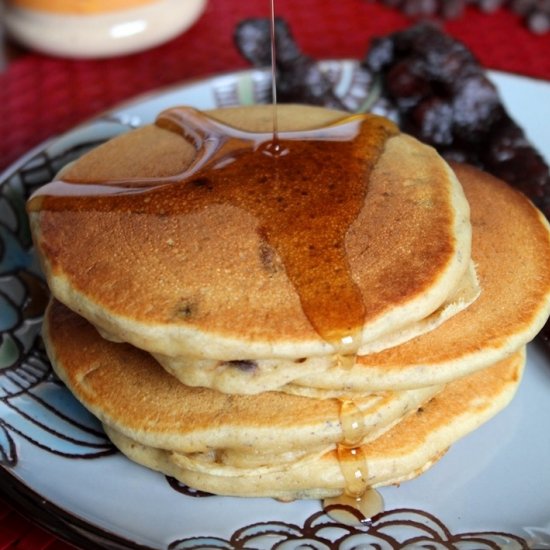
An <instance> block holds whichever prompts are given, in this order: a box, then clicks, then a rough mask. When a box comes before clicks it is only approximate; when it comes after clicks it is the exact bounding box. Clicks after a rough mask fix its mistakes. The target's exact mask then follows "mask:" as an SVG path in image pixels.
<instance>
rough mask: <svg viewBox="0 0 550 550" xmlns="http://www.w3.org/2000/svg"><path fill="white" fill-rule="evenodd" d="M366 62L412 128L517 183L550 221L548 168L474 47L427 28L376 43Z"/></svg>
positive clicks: (455, 156)
mask: <svg viewBox="0 0 550 550" xmlns="http://www.w3.org/2000/svg"><path fill="white" fill-rule="evenodd" d="M364 65H365V67H366V68H367V69H370V70H372V71H376V72H377V73H378V74H379V75H381V77H382V82H383V85H384V88H385V94H386V95H387V97H388V98H389V99H390V100H391V101H392V102H393V103H394V104H395V106H396V107H397V109H398V110H399V121H400V124H401V127H402V128H403V129H404V130H405V131H407V132H409V133H411V134H413V135H415V136H416V137H418V138H419V139H421V140H422V141H425V142H427V143H430V144H431V145H433V146H435V147H437V148H438V150H439V151H440V152H441V154H442V155H443V156H445V157H446V158H449V159H452V160H460V161H462V162H468V163H470V164H474V165H477V166H479V167H481V168H483V169H484V170H486V171H487V172H490V173H492V174H494V175H495V176H497V177H499V178H501V179H503V180H505V181H507V182H508V183H510V184H511V185H514V186H515V187H517V188H518V189H520V190H521V191H523V192H524V193H525V194H526V195H528V196H529V197H530V198H531V199H532V200H533V201H534V202H535V203H536V204H537V205H538V206H539V207H540V208H541V210H542V211H543V212H544V213H545V215H546V216H547V217H548V218H550V173H549V170H548V166H547V165H546V163H545V162H544V160H543V158H542V156H541V155H540V154H539V153H538V151H537V150H536V149H535V148H534V147H533V146H532V145H531V144H530V143H529V141H528V140H527V138H526V137H525V134H524V132H523V130H522V129H521V128H520V127H519V126H518V125H517V124H516V123H515V122H514V120H513V119H512V118H511V117H510V115H509V114H508V113H507V111H506V109H505V108H504V106H503V105H502V102H501V100H500V97H499V95H498V92H497V90H496V89H495V87H494V85H493V84H492V83H491V81H490V80H489V79H488V77H487V75H486V73H485V70H484V69H483V67H482V66H481V65H480V64H479V62H478V61H477V60H476V59H475V57H474V56H473V54H472V53H471V52H470V51H469V50H468V49H467V48H466V46H464V45H463V44H461V43H460V42H458V41H456V40H454V39H453V38H451V37H450V36H449V35H447V34H445V33H444V32H443V31H442V30H441V29H440V28H439V27H438V26H436V25H435V24H431V23H421V24H418V25H416V26H414V27H411V28H410V29H407V30H405V31H400V32H397V33H395V34H392V35H389V36H386V37H384V38H382V39H378V40H375V41H373V44H372V47H371V49H370V50H369V51H368V53H367V56H366V58H365V60H364Z"/></svg>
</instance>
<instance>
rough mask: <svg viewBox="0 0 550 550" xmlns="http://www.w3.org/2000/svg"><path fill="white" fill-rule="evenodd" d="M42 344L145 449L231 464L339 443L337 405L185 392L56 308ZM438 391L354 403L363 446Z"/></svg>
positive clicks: (103, 414)
mask: <svg viewBox="0 0 550 550" xmlns="http://www.w3.org/2000/svg"><path fill="white" fill-rule="evenodd" d="M44 341H45V344H46V347H47V351H48V355H49V357H50V359H51V361H52V365H53V367H54V370H55V372H56V373H57V374H58V375H59V377H60V378H61V379H62V380H63V381H64V382H65V383H66V384H67V386H68V387H69V389H70V390H71V391H72V392H73V394H74V395H75V396H76V397H77V398H78V399H79V400H80V401H82V403H83V404H84V405H85V406H86V407H87V408H88V409H89V410H90V411H91V412H92V413H93V414H95V415H96V416H97V417H98V418H100V419H101V420H102V421H103V422H105V423H106V424H108V425H110V426H112V427H116V428H117V429H118V430H119V431H121V432H123V433H125V434H126V435H127V436H129V437H131V438H134V439H136V440H139V441H142V442H144V443H146V444H147V445H149V446H152V447H160V448H165V449H172V450H178V451H181V452H185V453H208V452H209V451H212V450H219V451H227V458H228V460H231V452H233V453H238V452H240V453H244V454H248V453H251V454H254V453H257V454H262V453H266V452H269V453H270V454H275V455H277V454H281V455H282V454H283V453H285V452H291V451H292V452H294V451H297V452H304V451H305V452H317V451H318V450H319V449H323V448H325V447H326V446H327V445H329V446H330V445H332V446H334V445H335V444H336V443H337V442H338V441H340V440H341V439H342V426H341V425H340V409H341V400H338V399H322V400H319V399H309V398H307V397H299V396H292V395H286V394H284V393H280V392H265V393H263V394H260V395H252V396H245V395H229V394H224V393H220V392H217V391H215V390H211V389H208V388H190V387H187V386H185V385H183V384H181V383H180V382H179V381H178V380H177V379H176V378H174V377H173V376H170V375H169V374H168V373H167V372H166V371H165V370H164V369H163V368H162V367H161V366H160V365H159V364H158V363H157V362H156V361H155V360H154V359H153V358H152V357H151V356H150V355H149V354H148V353H146V352H144V351H142V350H139V349H138V348H135V347H133V346H131V345H129V344H117V343H114V342H109V341H107V340H105V339H103V338H101V337H100V336H99V334H98V332H97V331H96V330H95V328H94V327H93V326H92V325H91V324H90V323H89V322H88V321H86V320H85V319H84V318H82V317H79V316H78V315H77V314H75V313H74V312H73V311H71V310H69V309H68V308H66V307H65V306H63V305H62V304H61V303H59V302H57V301H53V302H52V303H51V304H50V306H49V307H48V310H47V312H46V318H45V323H44ZM440 390H441V387H439V386H436V387H428V388H422V389H420V390H413V391H406V392H399V393H395V392H382V393H381V394H379V395H371V396H362V397H361V398H354V403H355V405H356V406H357V408H358V409H359V411H360V416H361V417H362V422H363V424H364V432H365V433H364V438H365V440H366V439H371V438H373V437H376V436H378V435H379V434H380V433H383V432H384V431H385V430H386V429H388V428H389V427H390V426H391V425H392V424H393V423H394V422H396V421H398V420H400V419H401V418H402V417H403V415H405V414H407V413H410V412H413V411H415V410H416V409H417V408H418V407H419V406H420V405H421V404H422V403H424V402H425V401H426V400H428V399H430V398H431V397H433V396H434V395H435V394H437V393H438V392H439V391H440ZM282 459H284V457H281V458H280V459H279V460H282ZM276 460H278V459H277V458H273V460H272V461H273V462H275V461H276Z"/></svg>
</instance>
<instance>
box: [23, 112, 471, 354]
mask: <svg viewBox="0 0 550 550" xmlns="http://www.w3.org/2000/svg"><path fill="white" fill-rule="evenodd" d="M214 115H215V116H216V117H220V118H223V119H224V120H225V121H227V122H229V123H233V124H236V125H239V126H242V127H246V128H248V129H250V130H254V131H257V130H264V131H265V130H269V128H270V125H271V110H270V109H267V108H265V107H263V108H262V107H258V108H249V109H246V110H240V109H235V110H232V109H227V110H220V111H216V112H215V113H214ZM342 116H343V115H342V113H337V112H334V111H326V110H319V109H313V108H305V107H302V106H300V107H296V106H288V107H284V108H281V110H280V117H281V119H280V126H281V128H285V129H288V130H294V129H297V128H300V129H303V128H311V127H316V126H319V125H322V124H324V123H327V122H330V121H335V120H337V119H339V118H341V117H342ZM192 155H193V148H192V147H191V146H190V145H189V143H187V142H186V141H185V140H184V139H183V138H182V137H180V136H179V135H177V134H176V133H174V132H170V131H167V130H165V129H162V128H159V127H157V126H149V127H146V128H143V129H140V130H137V131H135V132H131V133H130V134H127V135H124V136H122V137H120V138H117V139H115V140H113V141H111V142H109V143H107V144H105V145H103V146H101V147H99V148H97V149H96V150H95V151H93V152H92V153H90V154H89V155H87V156H86V157H84V158H83V159H81V160H79V161H78V162H77V163H75V164H74V165H73V166H71V167H69V168H68V169H67V171H66V172H64V174H63V178H65V179H67V180H74V181H79V182H89V183H93V182H95V181H102V180H112V179H131V178H135V177H140V178H144V177H160V176H168V175H172V174H177V173H180V172H182V171H183V170H184V169H185V167H186V166H187V165H188V163H189V162H190V160H191V158H192ZM402 159H404V160H402ZM451 178H452V176H450V175H449V172H448V168H447V166H446V165H445V164H444V163H443V162H442V161H441V160H440V159H439V157H438V156H437V154H436V153H435V152H434V151H433V150H432V149H430V148H427V147H424V146H421V145H419V144H417V143H416V142H413V141H412V140H411V139H410V138H408V137H406V136H403V135H399V136H398V137H396V138H390V140H389V141H388V142H387V144H386V151H385V153H384V155H383V156H382V157H381V159H380V161H379V162H378V164H377V166H376V167H375V170H374V172H373V173H372V177H371V180H370V182H369V189H368V193H367V203H366V206H365V207H364V208H363V209H362V210H361V211H360V213H359V215H358V216H357V218H356V220H355V222H354V223H353V224H352V225H351V227H350V229H349V231H348V234H347V237H346V241H345V248H346V254H347V257H348V259H349V266H350V267H349V268H350V273H351V276H352V277H353V280H354V281H355V282H356V283H357V285H358V287H359V288H360V291H361V293H362V295H363V300H364V304H365V308H366V316H365V325H369V324H372V323H376V322H377V321H379V320H380V318H381V317H382V316H384V315H390V316H392V315H393V317H395V319H394V318H393V317H392V318H391V319H390V320H389V321H388V322H386V323H385V324H382V325H380V326H377V328H376V331H378V332H384V331H389V330H392V328H393V327H392V326H390V324H389V323H390V321H391V324H392V325H393V324H394V323H395V322H398V321H400V319H401V318H400V316H399V315H398V314H397V313H396V311H397V310H399V308H400V307H408V306H407V304H408V305H409V306H410V304H411V303H412V302H414V303H415V304H416V302H415V300H416V301H417V302H418V304H417V305H418V307H419V308H420V309H419V311H412V312H411V311H409V312H408V313H407V315H408V317H406V318H405V316H404V317H403V322H409V321H412V320H414V318H422V317H423V316H424V315H425V314H426V311H425V310H431V309H432V308H435V306H436V305H437V303H438V301H439V302H441V301H442V300H443V299H444V298H445V297H446V293H448V292H450V291H451V290H452V287H453V286H454V284H455V282H456V281H457V280H458V278H459V277H458V276H455V275H454V274H449V272H450V271H453V270H455V268H456V270H457V271H458V270H462V271H463V270H464V269H465V266H466V264H467V261H468V258H464V259H463V261H462V263H461V265H458V266H457V265H455V264H456V262H455V260H456V250H457V246H462V245H457V239H458V237H457V235H456V233H457V217H460V216H464V217H466V218H467V207H466V209H465V211H461V212H459V213H457V212H456V211H455V207H456V204H452V201H453V200H454V201H455V202H456V200H457V199H456V196H454V197H452V196H453V194H454V195H456V189H453V188H452V186H451V184H450V183H449V181H450V179H451ZM105 200H109V197H105ZM159 200H161V201H162V200H164V201H165V204H164V203H162V202H161V203H160V204H157V205H156V208H155V211H156V212H157V214H155V215H150V214H147V213H145V212H143V211H141V210H140V208H139V205H138V206H137V207H136V208H135V209H133V210H132V211H131V212H127V213H121V212H116V211H111V212H110V211H108V210H107V211H99V210H100V209H98V210H97V211H96V210H93V211H87V212H78V211H61V212H55V211H48V210H44V211H41V212H40V213H38V214H37V213H33V214H32V215H31V221H32V227H33V233H34V237H35V242H36V246H37V250H38V251H39V254H40V255H41V257H42V259H43V263H44V268H45V271H46V274H47V276H48V279H49V283H50V286H51V287H52V290H53V292H54V294H55V295H56V296H57V297H58V298H60V299H61V300H62V301H64V302H65V303H67V304H68V305H69V306H70V307H71V308H73V309H75V310H77V311H79V312H80V313H81V314H83V315H85V316H86V317H87V318H88V319H90V320H91V321H92V322H93V323H94V324H97V325H98V326H100V327H102V328H103V329H104V330H105V331H106V332H108V333H111V334H112V335H113V336H114V337H116V338H119V339H122V340H125V341H129V342H131V343H133V344H134V345H137V346H142V347H144V348H145V349H148V350H150V351H157V352H160V353H166V354H173V355H180V354H186V353H190V354H196V355H207V356H214V357H219V353H218V352H219V350H218V349H217V348H216V345H215V344H216V342H215V339H216V338H217V337H221V338H225V339H227V341H228V342H229V344H228V345H229V347H230V348H231V350H230V352H228V354H227V355H229V357H225V358H242V353H243V346H242V345H240V344H241V343H243V342H244V343H245V344H247V345H250V353H251V354H254V346H255V345H257V346H263V347H262V348H261V350H260V351H258V352H257V354H264V355H265V353H266V350H270V349H272V346H276V345H277V343H279V342H281V341H283V342H284V341H286V342H289V343H290V347H286V348H284V349H283V348H281V349H279V348H277V351H278V352H279V353H281V352H282V354H286V355H290V356H292V355H293V353H295V351H294V350H293V348H292V344H300V343H302V342H304V341H305V342H308V341H313V342H317V344H316V345H317V347H316V348H315V352H316V353H319V352H320V351H321V350H324V349H325V347H324V342H322V340H321V341H320V339H319V335H318V334H317V333H316V332H315V330H314V329H313V327H312V325H311V323H310V321H309V320H308V318H307V316H306V315H304V311H303V308H302V306H301V303H300V299H301V297H300V294H299V292H297V289H296V288H295V286H294V285H293V282H292V281H291V280H290V279H289V277H288V274H287V272H286V270H285V266H284V263H283V262H282V261H281V258H280V256H279V255H278V253H277V250H273V249H271V248H269V247H266V243H265V240H263V239H262V237H261V231H259V230H258V225H257V224H258V222H257V220H256V219H255V218H254V216H252V215H250V213H248V212H246V211H244V210H243V209H241V208H238V207H236V206H234V205H231V204H212V205H211V206H209V207H207V208H203V209H201V210H198V211H196V212H192V213H190V214H186V215H185V216H171V215H170V214H169V213H170V204H172V203H173V201H174V200H176V197H172V194H171V193H169V194H167V195H166V196H165V197H164V198H163V199H159ZM458 202H460V199H458ZM163 205H164V206H165V208H164V206H163ZM144 208H145V207H144ZM326 208H327V211H329V210H330V205H329V204H327V205H326ZM463 225H464V227H465V228H466V229H465V232H466V233H468V227H467V226H468V224H467V223H466V222H465V223H464V224H463ZM459 240H461V242H462V243H464V242H466V243H467V242H469V237H468V236H467V235H466V236H463V235H461V236H460V239H459ZM465 252H466V254H469V245H466V248H465ZM453 262H455V263H453ZM459 263H460V262H459ZM330 269H331V266H327V270H328V271H327V276H329V272H330ZM445 277H447V279H448V282H445V281H447V279H445V281H442V278H445ZM437 285H439V286H438V288H437V291H435V294H436V296H434V295H430V293H429V292H430V291H431V290H433V288H434V287H435V286H437ZM319 292H320V294H322V284H321V283H320V286H319ZM412 307H413V309H414V308H415V307H417V306H415V305H413V306H412ZM180 329H181V330H182V331H184V332H185V331H190V332H191V333H192V334H191V336H193V337H195V336H197V335H198V336H197V337H196V339H195V340H194V341H193V343H192V344H189V347H187V345H186V338H187V337H188V336H189V334H188V333H187V332H185V334H184V335H183V337H181V336H182V334H180V332H178V331H180ZM166 331H171V332H169V334H166ZM180 337H181V339H180ZM203 337H204V338H203ZM180 340H181V341H180ZM234 342H237V344H235V345H233V343H234ZM231 346H233V347H231ZM231 354H233V357H232V356H231Z"/></svg>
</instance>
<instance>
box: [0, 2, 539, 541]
mask: <svg viewBox="0 0 550 550" xmlns="http://www.w3.org/2000/svg"><path fill="white" fill-rule="evenodd" d="M251 4H252V3H251V2H246V1H243V0H209V5H208V8H207V10H206V12H205V14H204V15H203V17H202V18H201V19H200V20H199V22H198V23H197V24H196V25H195V26H194V27H193V28H191V29H190V30H189V31H188V32H187V33H185V34H184V35H182V36H180V37H179V38H177V39H175V40H173V41H171V42H169V43H167V44H165V45H163V46H160V47H158V48H155V49H152V50H149V51H147V52H143V53H140V54H136V55H130V56H125V57H119V58H114V59H104V60H68V59H56V58H51V57H47V56H43V55H38V54H32V55H29V56H27V57H24V58H21V59H19V60H17V61H15V62H13V63H12V64H11V65H10V66H9V68H8V69H7V71H6V72H4V73H2V74H0V170H2V169H3V168H6V167H7V166H8V165H9V164H10V163H11V162H13V161H15V160H16V159H17V158H18V157H19V156H21V155H22V154H24V153H25V152H26V151H28V150H29V149H30V148H32V147H33V146H35V145H37V144H38V143H40V142H41V141H43V140H44V139H46V138H48V137H51V136H53V135H56V134H59V133H61V132H63V131H65V130H68V129H70V128H71V127H72V126H74V125H75V124H77V123H79V122H81V121H83V120H85V119H87V118H89V117H91V116H93V115H95V114H97V113H99V112H101V111H102V110H104V109H107V108H109V107H111V106H113V105H115V104H116V103H118V102H120V101H122V100H125V99H128V98H129V97H131V96H134V95H136V94H140V93H143V92H146V91H150V90H153V89H155V88H158V87H161V86H165V85H168V84H172V83H174V82H179V81H183V80H187V79H191V78H196V77H200V76H206V75H210V74H214V73H219V72H224V71H230V70H235V69H241V68H245V67H246V66H247V65H246V63H245V62H244V61H243V60H242V59H241V58H240V57H239V55H238V54H237V52H236V50H235V48H234V46H233V39H232V34H233V29H234V28H235V25H236V23H237V22H238V21H240V20H241V19H243V18H245V17H258V16H260V17H265V16H267V15H268V14H269V2H268V0H265V1H264V2H255V3H254V4H253V5H251ZM276 8H277V12H278V15H280V16H282V17H284V18H286V19H287V20H288V21H289V22H290V24H291V26H292V29H293V31H294V34H295V36H296V38H297V40H298V42H299V44H300V45H301V47H302V49H303V50H304V51H305V52H306V53H308V54H310V55H312V56H313V57H316V58H318V59H321V58H340V57H356V58H361V57H363V54H364V53H365V51H366V49H367V46H368V44H369V41H370V40H371V38H372V37H374V36H379V35H383V34H387V33H389V32H392V31H395V30H398V29H400V28H403V27H405V26H407V25H408V24H410V21H409V20H407V19H406V18H405V17H404V16H402V15H401V14H400V13H398V12H396V11H394V10H392V9H389V8H385V7H382V6H380V5H378V4H376V3H373V2H369V1H367V0H337V1H330V2H329V1H323V2H322V1H321V0H301V1H300V2H296V1H295V0H277V2H276ZM445 27H446V29H447V31H448V32H449V33H450V34H452V35H453V36H455V37H457V38H458V39H460V40H462V41H463V42H465V43H466V44H467V45H468V46H469V47H470V48H471V49H472V50H473V52H474V53H475V54H476V56H477V57H478V58H479V59H480V61H481V62H482V63H483V64H484V65H485V66H486V67H488V68H492V69H499V70H505V71H510V72H513V73H518V74H523V75H526V76H532V77H538V78H544V79H550V33H548V34H546V35H544V36H536V35H533V34H531V33H530V32H529V31H528V30H527V29H526V28H525V27H524V26H523V24H522V22H521V20H520V19H519V17H517V16H515V15H514V14H512V13H510V12H508V11H505V10H501V11H498V12H496V13H494V14H491V15H488V14H483V13H481V12H479V11H478V10H476V9H474V8H469V9H468V10H467V11H466V14H465V15H464V16H463V17H462V18H460V19H458V20H456V21H452V22H448V23H446V24H445ZM46 548H48V549H49V550H66V549H68V548H69V547H68V546H67V545H66V544H64V543H62V542H60V541H59V540H57V539H55V538H54V537H53V536H51V535H49V534H47V533H45V532H44V531H42V530H41V529H38V528H37V527H34V526H33V525H32V523H29V522H28V521H27V520H26V519H24V518H23V517H22V516H21V515H19V514H17V513H16V512H14V510H13V509H12V508H11V506H10V505H9V504H8V503H6V502H5V501H2V500H0V550H7V549H18V550H40V549H46Z"/></svg>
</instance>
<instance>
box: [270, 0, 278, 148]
mask: <svg viewBox="0 0 550 550" xmlns="http://www.w3.org/2000/svg"><path fill="white" fill-rule="evenodd" d="M275 46H276V42H275V0H271V96H272V109H273V145H274V149H275V150H277V149H278V144H279V123H278V120H277V51H276V47H275Z"/></svg>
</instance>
